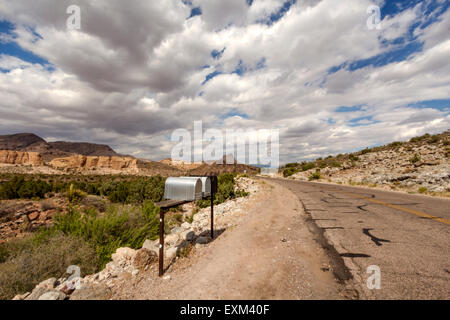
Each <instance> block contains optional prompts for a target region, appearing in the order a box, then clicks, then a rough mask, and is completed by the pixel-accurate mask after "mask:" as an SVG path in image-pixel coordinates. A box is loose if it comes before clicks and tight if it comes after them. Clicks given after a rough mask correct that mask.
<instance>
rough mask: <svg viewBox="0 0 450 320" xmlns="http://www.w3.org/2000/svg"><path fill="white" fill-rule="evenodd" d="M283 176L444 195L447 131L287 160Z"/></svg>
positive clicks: (447, 188) (448, 182)
mask: <svg viewBox="0 0 450 320" xmlns="http://www.w3.org/2000/svg"><path fill="white" fill-rule="evenodd" d="M281 173H282V174H283V176H284V177H286V178H288V177H289V178H293V179H300V180H318V181H328V182H335V183H339V184H349V185H365V186H369V187H382V188H386V189H394V190H396V189H398V190H405V191H409V192H420V193H428V194H432V195H443V196H448V194H449V192H450V131H446V132H444V133H442V134H436V135H430V134H425V135H423V136H419V137H414V138H412V139H410V140H409V141H405V142H400V141H397V142H393V143H390V144H387V145H384V146H379V147H374V148H366V149H363V150H361V151H358V152H354V153H348V154H339V155H336V156H328V157H326V158H318V159H316V160H314V161H309V162H306V161H305V162H301V163H290V164H287V165H286V166H285V167H284V168H282V169H281Z"/></svg>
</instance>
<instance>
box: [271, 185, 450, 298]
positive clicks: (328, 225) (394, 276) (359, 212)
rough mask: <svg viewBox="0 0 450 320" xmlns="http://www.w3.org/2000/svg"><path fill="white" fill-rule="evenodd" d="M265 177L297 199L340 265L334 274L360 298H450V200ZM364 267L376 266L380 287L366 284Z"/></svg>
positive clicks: (370, 274)
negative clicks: (357, 292)
mask: <svg viewBox="0 0 450 320" xmlns="http://www.w3.org/2000/svg"><path fill="white" fill-rule="evenodd" d="M270 181H274V182H276V183H278V184H280V185H281V186H283V187H285V188H287V189H289V190H291V191H292V192H293V193H294V194H295V195H296V196H297V197H298V198H299V199H300V200H301V201H302V203H303V205H304V208H305V211H306V212H307V214H309V215H310V219H311V221H313V222H314V225H315V226H316V229H317V230H316V231H315V232H316V233H317V232H320V233H321V235H323V236H324V237H325V239H326V241H327V242H328V244H329V245H331V246H332V247H333V251H334V254H331V255H332V257H331V258H332V259H334V260H335V264H336V265H337V266H338V265H339V264H341V265H345V266H344V268H345V269H346V270H344V271H342V270H341V272H340V273H335V275H336V276H337V277H338V278H339V277H341V278H343V279H341V280H344V281H352V282H354V283H356V286H357V287H358V288H357V290H358V291H359V294H360V298H361V299H450V199H442V198H432V197H427V196H422V195H410V194H405V193H400V192H389V191H383V190H377V189H368V188H358V187H348V186H340V185H332V184H326V183H315V182H305V181H293V180H285V179H270ZM328 244H327V245H328ZM369 266H378V267H379V268H380V276H381V277H380V280H381V281H380V285H381V288H380V289H369V288H368V286H367V281H368V280H371V279H373V278H370V277H371V276H372V275H374V273H373V271H370V269H369V270H368V268H369ZM368 271H369V272H368ZM369 278H370V279H369ZM369 282H370V283H374V282H372V281H369Z"/></svg>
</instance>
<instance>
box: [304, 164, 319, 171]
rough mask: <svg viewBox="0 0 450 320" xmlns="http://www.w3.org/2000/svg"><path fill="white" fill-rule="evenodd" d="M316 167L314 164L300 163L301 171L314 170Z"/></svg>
mask: <svg viewBox="0 0 450 320" xmlns="http://www.w3.org/2000/svg"><path fill="white" fill-rule="evenodd" d="M315 167H316V165H315V164H314V162H308V163H302V171H308V170H311V169H314V168H315Z"/></svg>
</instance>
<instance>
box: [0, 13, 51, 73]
mask: <svg viewBox="0 0 450 320" xmlns="http://www.w3.org/2000/svg"><path fill="white" fill-rule="evenodd" d="M14 30H15V26H14V25H13V24H12V23H10V22H9V21H5V20H3V21H0V34H7V35H9V36H12V38H13V39H14V38H15V35H14ZM30 32H32V33H33V35H34V36H35V37H36V38H39V39H42V37H41V36H40V35H39V34H37V33H36V32H35V31H34V30H33V29H30ZM0 54H4V55H8V56H13V57H17V58H19V59H21V60H23V61H26V62H29V63H32V64H36V63H37V64H40V65H42V66H45V67H46V68H47V70H54V67H53V66H51V64H50V63H49V61H48V60H46V59H44V58H42V57H40V56H38V55H36V54H34V53H33V52H31V51H28V50H25V49H23V48H22V47H21V46H19V45H18V44H17V43H16V42H11V41H10V42H2V41H0Z"/></svg>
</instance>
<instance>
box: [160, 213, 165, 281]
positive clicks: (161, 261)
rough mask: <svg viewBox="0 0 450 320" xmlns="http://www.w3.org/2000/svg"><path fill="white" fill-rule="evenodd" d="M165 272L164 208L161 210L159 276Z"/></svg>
mask: <svg viewBox="0 0 450 320" xmlns="http://www.w3.org/2000/svg"><path fill="white" fill-rule="evenodd" d="M163 274H164V209H163V208H161V209H160V211H159V276H160V277H162V276H163Z"/></svg>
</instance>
